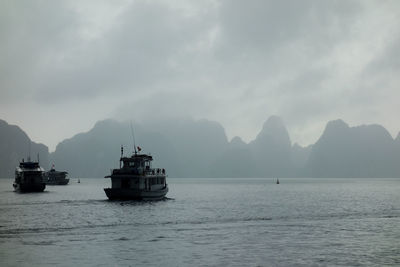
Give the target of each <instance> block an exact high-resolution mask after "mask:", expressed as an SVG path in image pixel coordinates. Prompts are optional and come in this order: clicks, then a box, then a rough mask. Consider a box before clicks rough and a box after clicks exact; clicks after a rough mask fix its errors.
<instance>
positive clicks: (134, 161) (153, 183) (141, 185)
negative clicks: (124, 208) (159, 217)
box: [104, 147, 168, 200]
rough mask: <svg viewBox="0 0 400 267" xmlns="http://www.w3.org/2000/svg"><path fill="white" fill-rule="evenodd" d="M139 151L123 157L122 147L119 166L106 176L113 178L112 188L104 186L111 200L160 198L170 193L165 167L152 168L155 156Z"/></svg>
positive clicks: (139, 149)
mask: <svg viewBox="0 0 400 267" xmlns="http://www.w3.org/2000/svg"><path fill="white" fill-rule="evenodd" d="M138 151H139V152H137V151H136V148H135V152H134V153H133V154H132V156H130V157H123V147H121V157H120V161H119V162H120V166H119V168H118V169H113V170H111V174H110V175H107V176H105V177H104V178H111V188H104V192H105V193H106V195H107V197H108V198H109V199H110V200H115V199H120V200H160V199H163V198H165V196H166V194H167V193H168V185H167V182H166V177H167V175H166V173H165V169H160V168H152V164H151V163H152V161H153V157H152V156H151V155H148V154H140V151H141V148H140V147H138Z"/></svg>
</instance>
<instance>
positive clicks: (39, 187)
mask: <svg viewBox="0 0 400 267" xmlns="http://www.w3.org/2000/svg"><path fill="white" fill-rule="evenodd" d="M13 187H14V191H15V192H20V193H29V192H43V191H44V189H45V188H46V184H45V183H32V184H28V183H26V184H18V183H13Z"/></svg>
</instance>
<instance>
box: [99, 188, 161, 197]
mask: <svg viewBox="0 0 400 267" xmlns="http://www.w3.org/2000/svg"><path fill="white" fill-rule="evenodd" d="M104 192H105V193H106V195H107V197H108V199H110V200H160V199H163V198H165V195H166V194H167V193H168V187H165V188H163V189H160V190H155V191H144V190H136V189H129V188H104Z"/></svg>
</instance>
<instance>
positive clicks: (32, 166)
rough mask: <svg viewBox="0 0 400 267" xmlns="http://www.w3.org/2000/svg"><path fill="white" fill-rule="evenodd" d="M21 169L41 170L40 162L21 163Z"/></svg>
mask: <svg viewBox="0 0 400 267" xmlns="http://www.w3.org/2000/svg"><path fill="white" fill-rule="evenodd" d="M19 167H20V168H25V169H36V168H40V166H39V162H34V161H25V162H20V163H19Z"/></svg>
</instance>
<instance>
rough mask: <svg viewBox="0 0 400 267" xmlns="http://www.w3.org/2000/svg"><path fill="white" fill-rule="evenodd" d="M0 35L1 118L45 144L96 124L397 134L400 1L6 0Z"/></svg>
mask: <svg viewBox="0 0 400 267" xmlns="http://www.w3.org/2000/svg"><path fill="white" fill-rule="evenodd" d="M0 36H1V42H0V119H3V120H6V121H7V122H8V123H10V124H17V125H19V126H20V127H21V128H22V129H23V130H25V131H26V132H27V134H28V135H29V136H30V137H31V138H32V139H33V140H34V141H36V142H42V143H44V144H46V145H48V146H49V148H50V150H54V148H55V146H56V144H57V143H58V142H60V141H62V140H63V139H65V138H69V137H72V136H73V135H74V134H76V133H78V132H82V131H87V130H89V129H90V128H92V127H93V125H94V123H95V122H96V121H98V120H102V119H105V118H119V119H121V120H126V119H128V120H131V119H132V120H134V121H141V120H145V119H153V118H158V117H160V118H163V117H167V118H174V117H191V118H194V119H202V118H205V119H209V120H215V121H217V122H220V123H221V124H222V126H223V127H224V128H225V129H226V133H227V135H228V138H232V137H234V136H236V135H238V136H240V137H242V138H243V139H244V140H245V141H250V140H252V139H254V138H255V136H256V135H257V134H258V132H259V131H260V129H261V128H262V125H263V123H264V122H265V121H266V119H267V118H268V117H269V116H271V115H278V116H280V117H282V118H283V120H284V122H285V124H286V126H287V127H288V130H289V132H290V136H291V139H292V142H298V143H300V144H301V145H308V144H310V143H314V142H315V141H316V140H317V139H318V137H319V136H320V135H321V133H322V131H323V129H324V127H325V125H326V123H327V122H328V121H329V120H333V119H337V118H341V119H343V120H344V121H346V122H348V123H349V124H350V125H360V124H371V123H378V124H381V125H383V126H384V127H385V128H387V129H388V130H389V131H390V133H391V134H392V136H394V137H395V136H396V135H397V133H398V132H399V130H400V120H399V115H400V88H399V85H400V1H397V0H393V1H386V0H379V1H378V0H377V1H367V0H360V1H351V0H345V1H332V0H329V1H328V0H326V1H323V0H315V1H314V0H302V1H298V0H293V1H282V0H279V1H267V0H254V1H252V0H249V1H242V0H236V1H235V0H232V1H223V0H221V1H218V0H216V1H213V0H201V1H198V0H193V1H189V0H168V1H167V0H165V1H142V0H138V1H117V0H113V1H108V0H107V1H101V0H93V1H81V0H80V1H53V0H48V1H33V0H32V1H21V0H18V1H16V0H9V1H7V0H3V1H0Z"/></svg>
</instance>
